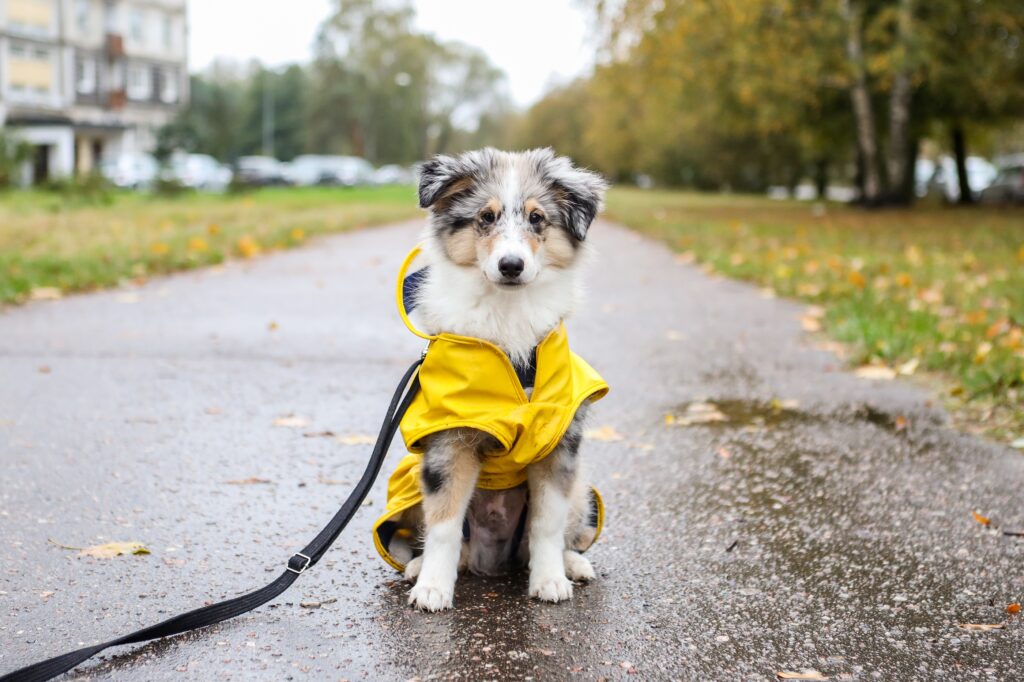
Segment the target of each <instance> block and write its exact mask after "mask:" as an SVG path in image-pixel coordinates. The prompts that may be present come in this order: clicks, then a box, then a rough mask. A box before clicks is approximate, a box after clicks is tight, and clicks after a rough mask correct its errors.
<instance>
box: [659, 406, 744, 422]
mask: <svg viewBox="0 0 1024 682" xmlns="http://www.w3.org/2000/svg"><path fill="white" fill-rule="evenodd" d="M727 421H729V418H728V417H726V416H725V415H724V414H723V413H722V411H721V410H719V409H718V407H716V406H715V405H714V404H712V403H690V405H688V406H687V408H686V413H685V414H683V415H681V416H678V417H677V416H675V415H666V417H665V425H666V426H671V425H672V424H678V425H679V426H691V425H693V424H712V423H715V422H727Z"/></svg>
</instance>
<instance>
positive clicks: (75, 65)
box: [0, 0, 188, 181]
mask: <svg viewBox="0 0 1024 682" xmlns="http://www.w3.org/2000/svg"><path fill="white" fill-rule="evenodd" d="M187 31H188V28H187V24H186V14H185V0H0V127H2V128H4V130H5V131H9V132H14V133H15V134H16V135H18V136H20V137H21V138H23V139H25V140H27V141H28V142H30V143H31V144H32V145H33V146H34V147H35V154H34V156H33V160H32V163H31V164H30V166H31V170H30V173H29V177H28V179H30V180H32V181H40V180H44V179H47V178H51V177H66V176H69V175H73V174H76V173H88V172H90V171H92V170H93V168H94V167H95V165H96V164H97V163H98V161H99V160H100V159H101V158H112V157H115V156H117V155H119V154H122V153H133V152H142V151H152V149H153V147H154V145H155V143H156V131H157V130H158V129H159V128H160V127H161V126H163V125H164V124H166V123H168V122H169V121H170V120H171V119H172V118H173V117H174V114H175V113H176V112H177V110H178V109H179V108H180V107H181V106H182V105H183V104H184V103H185V102H186V101H187V98H188V64H187Z"/></svg>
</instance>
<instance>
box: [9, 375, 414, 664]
mask: <svg viewBox="0 0 1024 682" xmlns="http://www.w3.org/2000/svg"><path fill="white" fill-rule="evenodd" d="M422 362H423V360H422V358H421V359H419V360H417V361H416V362H414V363H413V364H412V366H411V367H409V369H408V370H407V371H406V372H405V375H404V376H403V377H402V381H401V383H399V384H398V388H397V389H396V390H395V394H394V396H393V397H392V398H391V404H390V405H389V406H388V411H387V414H386V415H385V416H384V423H383V424H382V425H381V427H380V433H379V434H378V435H377V442H376V444H375V445H374V446H373V453H372V454H371V455H370V460H369V461H368V462H367V463H366V470H365V471H363V476H362V478H360V479H359V482H358V483H357V484H356V487H355V489H354V490H353V491H352V493H351V494H350V495H349V496H348V499H346V500H345V503H344V504H342V505H341V508H340V509H339V510H338V512H337V513H336V514H335V515H334V517H333V518H332V519H331V521H330V523H328V524H327V525H326V526H324V529H323V530H321V531H320V533H319V534H318V535H317V536H316V537H315V538H313V540H312V542H310V543H309V544H308V545H306V546H305V547H304V548H303V549H302V551H301V552H296V553H295V554H293V555H292V556H291V558H290V559H288V565H287V567H286V568H285V570H284V573H282V574H281V575H279V576H278V577H277V579H276V580H275V581H274V582H272V583H270V584H269V585H267V586H266V587H263V588H262V589H259V590H256V591H254V592H250V593H248V594H245V595H242V596H241V597H235V598H234V599H228V600H227V601H222V602H219V603H217V604H211V605H209V606H204V607H202V608H199V609H195V610H193V611H189V612H188V613H183V614H181V615H179V616H175V617H173V618H169V619H167V620H165V621H163V622H162V623H157V624H156V625H151V626H150V627H148V628H144V629H142V630H139V631H137V632H133V633H131V634H130V635H125V636H124V637H119V638H118V639H113V640H111V641H109V642H106V643H104V644H96V645H94V646H88V647H85V648H82V649H78V650H77V651H71V652H68V653H66V654H63V655H61V656H56V657H54V658H50V659H48V660H45V661H40V662H39V663H36V664H34V665H30V666H28V667H25V668H21V669H20V670H15V671H14V672H11V673H8V674H6V675H4V676H3V677H0V682H42V681H43V680H49V679H51V678H54V677H56V676H57V675H60V674H62V673H66V672H67V671H69V670H71V669H72V668H74V667H75V666H76V665H78V664H79V663H82V662H83V661H85V660H87V659H89V658H92V657H93V656H95V655H96V654H98V653H100V652H101V651H103V650H104V649H107V648H109V647H112V646H119V645H122V644H138V643H140V642H148V641H149V640H151V639H158V638H160V637H170V636H171V635H178V634H181V633H183V632H188V631H190V630H197V629H199V628H202V627H206V626H207V625H213V624H215V623H220V622H221V621H225V620H228V619H230V618H234V617H235V616H240V615H242V614H243V613H248V612H249V611H252V610H253V609H255V608H257V607H259V606H262V605H263V604H266V603H267V602H268V601H270V600H271V599H273V598H274V597H276V596H278V595H279V594H281V593H282V592H284V591H285V590H287V589H288V588H289V587H291V585H292V583H294V582H295V581H296V579H298V577H299V576H300V575H302V574H303V573H304V572H305V571H306V570H307V569H309V568H310V567H312V566H315V565H316V563H317V562H318V561H320V558H321V557H322V556H323V555H324V553H325V552H326V551H327V550H328V548H330V546H331V544H332V543H334V541H335V540H336V539H337V538H338V536H339V535H341V531H343V530H344V529H345V526H347V525H348V522H349V521H351V520H352V517H353V516H355V514H356V511H358V510H359V507H360V506H361V505H362V503H363V500H364V499H365V498H366V495H367V494H368V493H369V492H370V488H371V487H372V486H373V482H374V481H375V480H376V479H377V475H378V474H380V469H381V467H382V466H383V464H384V458H385V456H386V455H387V453H388V448H389V447H390V446H391V441H392V440H393V439H394V437H395V432H396V431H398V425H399V423H400V422H401V421H402V416H403V415H405V412H406V410H407V409H408V408H409V404H410V403H411V402H412V399H413V398H414V397H415V396H416V392H417V390H419V376H418V375H417V374H416V370H417V369H419V366H420V364H421V363H422Z"/></svg>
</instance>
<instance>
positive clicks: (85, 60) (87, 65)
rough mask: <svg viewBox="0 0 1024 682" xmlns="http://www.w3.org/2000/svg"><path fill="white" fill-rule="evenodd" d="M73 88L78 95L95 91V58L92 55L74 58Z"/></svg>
mask: <svg viewBox="0 0 1024 682" xmlns="http://www.w3.org/2000/svg"><path fill="white" fill-rule="evenodd" d="M75 89H76V90H77V91H78V94H80V95H91V94H93V93H94V92H96V60H95V59H93V58H92V57H78V58H77V59H75Z"/></svg>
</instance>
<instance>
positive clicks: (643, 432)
mask: <svg viewBox="0 0 1024 682" xmlns="http://www.w3.org/2000/svg"><path fill="white" fill-rule="evenodd" d="M418 230H419V226H418V225H417V224H403V225H397V226H391V227H386V228H379V229H370V230H365V231H362V232H359V233H354V234H349V235H344V236H339V237H333V238H329V239H323V240H319V241H316V242H314V243H311V244H310V245H309V246H308V247H307V248H304V249H301V250H297V251H291V252H288V253H281V254H276V255H272V256H269V257H266V258H262V259H258V260H255V261H251V262H234V263H230V264H228V265H226V266H224V267H221V268H216V269H212V270H206V271H200V272H195V273H187V274H182V275H178V276H173V277H169V278H166V279H159V280H154V281H151V282H149V283H147V284H145V285H143V286H141V287H138V288H131V289H121V290H116V291H109V292H103V293H97V294H90V295H82V296H73V297H69V298H67V299H64V300H61V301H56V302H46V303H43V302H40V303H33V304H30V305H27V306H25V307H23V308H19V309H14V310H8V311H5V312H4V313H3V314H0V377H2V381H0V463H2V466H3V479H2V486H0V672H7V671H9V670H12V669H14V668H16V667H18V666H21V665H25V664H28V663H30V662H33V661H34V660H37V659H39V658H42V657H46V656H51V655H55V654H57V653H61V652H63V651H65V650H68V649H70V648H73V647H77V646H80V645H85V644H90V643H93V642H98V641H103V640H106V639H110V638H112V637H114V636H117V635H121V634H124V633H126V632H128V631H131V630H135V629H137V628H139V627H142V626H145V625H149V624H152V623H155V622H157V621H159V620H162V619H164V618H167V617H169V616H171V615H173V614H176V613H178V612H181V611H183V610H187V609H190V608H194V607H196V606H198V605H201V604H204V603H208V602H212V601H216V600H220V599H224V598H228V597H232V596H236V595H238V594H241V593H243V592H245V591H247V590H249V589H252V588H256V587H259V586H262V585H263V584H265V583H266V582H269V580H271V579H272V578H273V577H275V576H276V575H277V573H278V572H279V571H280V570H281V569H282V568H283V566H284V564H285V561H286V560H287V558H288V556H289V555H290V554H291V553H292V552H294V551H296V550H298V549H299V548H301V547H302V546H303V545H304V544H305V543H306V542H307V541H308V540H309V539H310V538H311V537H312V536H313V535H314V534H315V533H316V532H317V531H318V530H319V528H320V527H321V526H322V524H324V523H325V522H326V521H327V519H328V518H329V517H330V516H331V514H332V513H333V512H334V510H335V508H336V506H337V505H338V504H339V503H340V502H341V501H342V500H343V499H344V497H345V496H346V494H347V492H348V489H349V486H350V485H351V484H352V483H353V482H354V481H355V480H356V478H358V476H359V474H360V472H361V470H362V466H363V463H364V461H365V458H366V456H367V454H368V452H369V449H370V446H369V445H366V444H363V443H361V442H360V441H362V440H363V439H364V438H363V437H364V436H365V435H366V434H373V433H376V430H377V428H378V420H379V419H380V416H381V414H382V412H383V409H384V407H385V405H386V403H387V400H388V398H389V397H390V395H391V392H392V389H393V385H394V383H395V382H396V381H397V379H398V377H399V376H400V375H401V372H402V370H403V369H404V368H405V367H406V366H407V365H408V363H409V362H411V361H412V360H413V359H414V358H415V357H416V355H417V354H418V353H419V351H420V349H421V345H420V342H419V340H418V339H416V338H414V337H412V336H411V335H410V334H408V333H407V332H406V331H405V329H404V327H403V326H402V325H401V323H400V322H399V320H398V317H397V315H396V313H395V311H394V304H393V298H392V297H393V277H394V274H395V271H396V269H397V266H398V264H399V263H400V261H401V258H402V256H403V255H404V253H405V252H406V250H407V249H408V248H409V247H410V246H411V245H412V244H413V243H414V241H415V240H416V235H417V232H418ZM591 235H592V237H591V238H592V240H593V242H594V244H595V245H596V246H597V248H598V249H599V251H600V256H599V258H598V260H597V263H596V264H595V265H594V266H593V267H592V268H591V272H590V277H589V280H590V294H589V300H588V304H587V306H586V309H585V310H584V311H582V312H581V313H580V314H579V315H578V317H577V318H575V319H573V320H572V321H571V322H570V324H569V329H570V334H571V336H572V339H573V345H574V347H575V349H576V350H577V351H578V352H579V353H580V354H581V355H583V356H584V357H585V358H587V359H588V360H589V361H590V362H591V364H593V365H594V366H595V367H596V368H597V369H598V370H599V371H601V372H602V374H603V375H604V376H605V378H606V379H607V380H608V381H609V383H610V384H611V386H612V392H611V394H610V395H609V396H608V398H606V399H605V400H603V401H602V402H600V403H599V404H598V405H597V406H596V407H595V409H594V410H593V416H592V421H591V424H590V426H591V427H592V428H593V429H595V430H599V429H601V427H605V426H607V427H610V429H605V430H603V431H599V433H598V436H599V437H598V438H592V439H590V440H588V441H587V442H586V443H585V444H584V453H585V460H586V461H587V462H588V464H589V468H590V471H591V473H592V477H593V479H594V482H595V483H596V485H597V487H598V488H599V489H600V490H601V492H602V493H603V495H604V498H605V503H606V506H607V519H606V526H605V530H604V533H603V535H602V537H601V539H600V540H599V542H598V543H597V545H595V546H594V547H593V548H592V549H591V550H590V552H589V554H588V556H589V557H590V559H591V561H592V562H593V564H594V566H595V569H596V570H597V572H598V579H597V580H596V581H595V582H594V583H592V584H590V585H585V586H578V587H577V588H576V594H575V598H574V599H573V601H572V602H571V603H566V604H558V605H547V604H539V603H536V602H533V601H530V600H529V599H527V597H526V596H525V592H526V583H525V577H524V576H523V575H514V576H509V577H506V578H498V579H483V578H475V577H469V576H466V577H463V578H462V579H460V582H459V584H458V587H457V589H456V608H455V610H453V611H451V612H447V613H442V614H433V615H427V614H420V613H416V612H414V611H412V610H410V609H409V608H408V607H407V606H406V605H405V597H406V593H407V589H408V587H407V586H406V585H405V584H404V583H403V582H402V581H401V580H400V578H399V576H398V575H396V574H395V572H394V571H392V569H390V568H389V567H388V566H387V565H385V564H384V562H383V561H381V560H380V558H379V557H378V556H377V555H376V553H375V552H374V550H373V547H372V543H371V540H370V532H369V531H370V526H371V524H372V522H373V520H374V518H375V517H376V515H377V514H378V513H379V512H380V510H381V509H382V507H383V503H384V484H385V480H384V479H385V478H386V477H385V476H382V478H381V480H380V481H378V482H377V485H376V487H375V489H374V491H373V492H372V493H371V496H370V498H369V499H370V502H369V504H368V506H367V508H366V509H364V510H362V513H361V514H359V515H358V517H357V518H356V519H355V520H354V521H353V523H352V524H351V525H350V527H349V529H348V530H347V531H346V533H345V534H344V535H343V536H342V537H341V538H340V540H339V541H338V542H337V543H336V544H335V546H334V547H333V548H332V549H331V550H330V551H329V552H328V554H327V555H326V556H325V558H324V560H323V561H322V562H321V563H320V564H319V565H318V566H316V567H315V568H314V569H312V570H311V571H309V572H308V573H306V574H305V575H303V576H302V578H301V579H300V580H299V581H298V582H297V583H296V584H295V586H294V587H293V588H292V589H291V590H290V591H289V592H286V593H285V594H284V595H283V596H282V597H281V598H279V599H278V600H276V601H275V602H273V603H272V604H270V605H268V606H265V607H263V608H261V609H259V610H257V611H255V612H253V613H250V614H248V615H246V616H243V617H241V618H238V619H236V620H234V621H229V622H226V623H222V624H220V625H217V626H214V627H211V628H207V629H205V630H203V631H200V632H196V633H191V634H188V635H185V636H181V637H177V638H173V639H170V640H167V641H160V642H155V643H151V644H148V645H142V646H137V647H122V648H120V649H115V650H111V651H108V652H107V653H106V654H104V655H103V657H102V658H97V659H95V660H94V661H92V662H90V663H88V664H86V665H83V666H81V667H80V669H79V670H78V671H76V672H75V673H73V674H72V675H71V678H72V679H79V678H81V679H85V678H89V679H116V680H190V679H195V680H208V679H217V680H250V679H266V680H280V679H286V680H292V679H295V680H301V679H315V680H343V679H347V680H363V679H365V680H409V679H415V678H419V679H421V680H426V679H459V680H488V679H493V680H515V679H523V680H528V679H534V680H561V679H573V680H575V679H580V680H594V679H602V678H604V679H643V680H647V679H651V680H661V679H666V680H668V679H678V680H772V679H775V678H776V674H777V673H779V672H781V671H792V672H800V671H807V672H806V674H807V675H809V676H811V675H812V674H813V673H814V672H816V673H817V674H818V675H819V676H820V677H821V678H828V679H836V680H840V679H852V680H874V679H884V680H897V679H898V680H938V679H957V680H960V679H1004V680H1008V679H1020V677H1021V675H1022V674H1024V673H1022V672H1021V668H1022V664H1024V657H1022V645H1024V626H1022V625H1021V622H1020V616H1012V615H1008V614H1007V613H1005V607H1006V605H1007V604H1009V603H1011V602H1019V601H1022V599H1024V561H1022V559H1024V538H1020V537H1014V536H1010V535H1005V534H1003V532H1002V531H1006V530H1010V531H1012V530H1024V495H1022V482H1024V456H1022V455H1021V454H1020V453H1018V452H1015V451H1012V450H1010V449H1008V448H1006V447H1003V446H1000V445H996V444H992V443H986V442H984V441H981V440H979V439H977V438H973V437H968V436H964V435H961V434H958V433H956V432H954V431H952V430H951V429H950V428H948V427H947V426H946V419H945V416H944V415H943V414H942V412H941V411H939V410H937V409H936V408H934V407H932V406H931V405H930V403H929V399H928V396H927V394H925V393H923V392H921V391H920V390H919V389H917V388H914V387H913V386H910V385H908V384H906V383H903V382H877V381H868V380H864V379H860V378H856V377H854V376H852V375H851V374H849V373H847V372H845V371H843V370H842V367H841V362H840V361H838V360H837V359H836V358H835V357H834V356H833V355H831V354H829V353H827V352H824V351H821V350H817V349H816V348H815V341H814V339H813V338H811V337H808V336H807V335H806V334H804V333H803V332H802V331H801V329H800V324H799V321H798V317H799V315H800V313H801V312H802V307H801V306H799V305H797V304H794V303H791V302H786V301H781V300H776V299H768V298H764V297H763V296H761V295H759V293H758V292H757V290H756V289H753V288H751V287H749V286H746V285H743V284H740V283H736V282H732V281H728V280H724V279H716V278H710V277H708V276H706V275H705V274H703V273H702V272H700V271H699V270H698V269H696V268H694V267H692V266H688V265H685V264H682V263H679V262H677V261H676V259H674V258H673V256H672V255H671V254H670V253H669V252H668V251H667V250H666V249H665V248H664V247H663V246H661V245H659V244H657V243H655V242H652V241H649V240H647V239H644V238H641V237H639V236H636V235H634V234H632V233H630V232H627V231H625V230H623V229H621V228H617V227H614V226H612V225H609V224H606V223H601V224H598V225H596V226H595V227H594V228H593V230H592V232H591ZM666 415H672V416H673V418H668V419H667V418H666ZM694 415H697V418H693V417H694ZM709 415H712V416H711V417H709ZM282 419H283V422H282V421H281V420H282ZM275 421H278V425H275V423H274V422H275ZM673 421H674V423H669V422H673ZM282 423H283V424H285V425H281V424H282ZM287 424H292V426H287ZM619 436H621V438H619ZM401 454H402V453H401V452H400V448H394V449H393V450H392V453H391V454H390V456H389V461H388V464H387V465H386V468H389V467H390V466H392V465H393V464H394V463H395V462H397V460H398V459H399V458H400V456H401ZM973 510H977V511H979V512H980V513H982V514H984V515H985V516H987V517H989V518H991V520H992V524H991V526H989V527H986V526H983V525H982V524H980V523H978V522H977V521H975V520H974V519H973V518H972V511H973ZM114 541H138V542H141V543H143V544H144V545H145V546H146V547H147V548H148V549H149V550H150V551H151V553H150V554H148V555H140V556H120V557H115V558H111V559H99V558H92V557H87V556H81V555H80V554H79V552H78V551H75V550H73V549H66V548H62V547H60V546H58V545H64V546H67V547H86V546H92V545H98V544H103V543H106V542H114ZM964 624H983V625H1002V627H1001V628H998V629H986V630H978V629H965V628H964V627H962V626H963V625H964Z"/></svg>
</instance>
